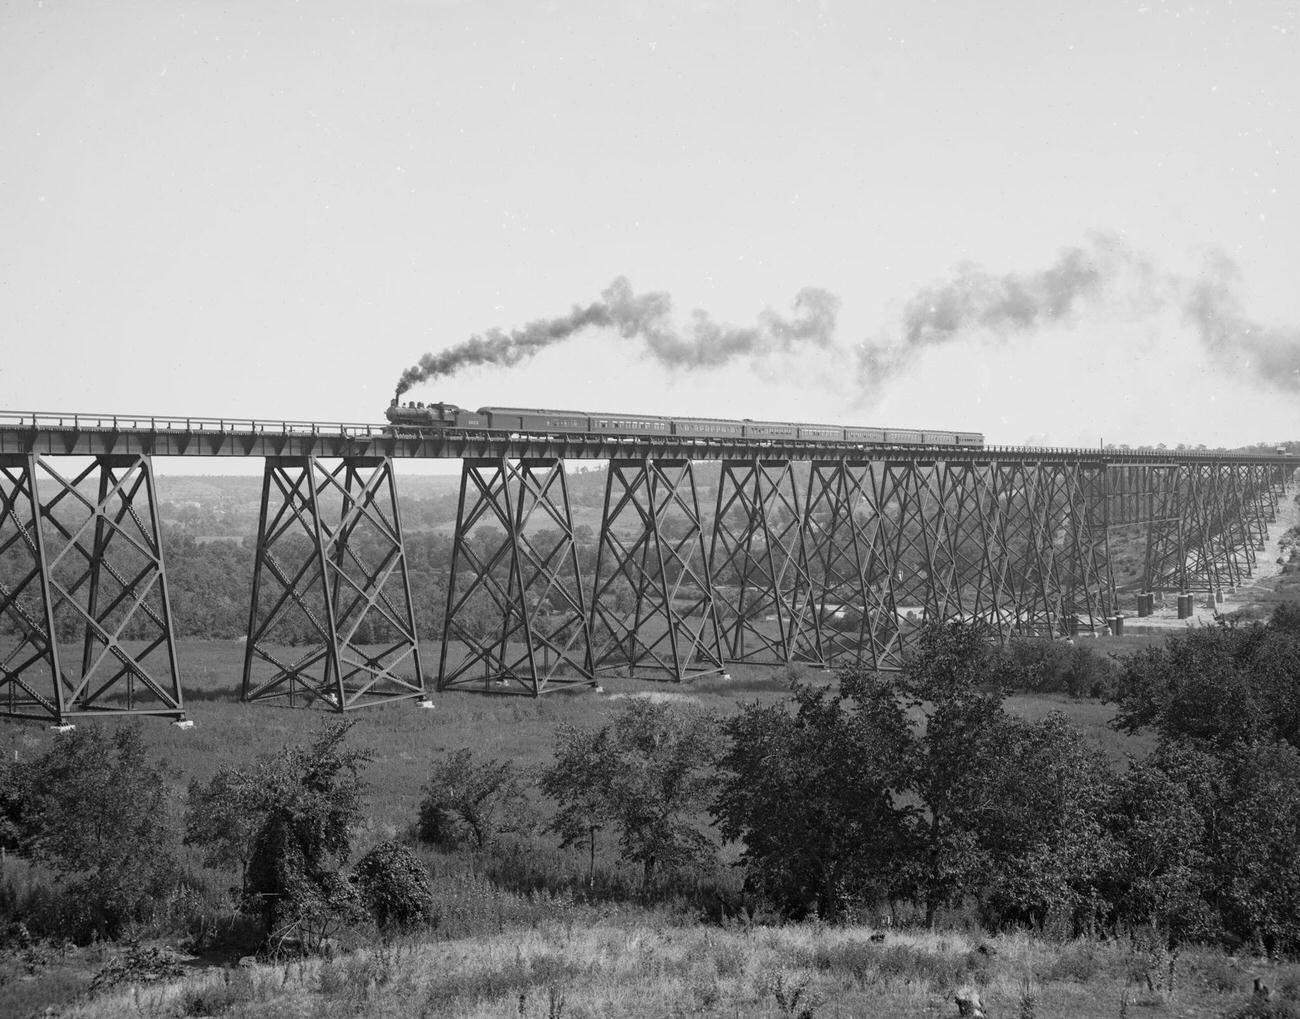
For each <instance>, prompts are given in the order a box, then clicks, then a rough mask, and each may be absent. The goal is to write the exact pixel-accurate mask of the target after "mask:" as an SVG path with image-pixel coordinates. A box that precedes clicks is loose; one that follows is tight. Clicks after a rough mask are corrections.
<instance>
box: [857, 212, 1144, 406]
mask: <svg viewBox="0 0 1300 1019" xmlns="http://www.w3.org/2000/svg"><path fill="white" fill-rule="evenodd" d="M1136 261H1137V260H1136V259H1135V258H1134V256H1133V255H1132V253H1131V252H1130V251H1129V250H1128V249H1127V248H1125V247H1124V246H1123V245H1122V243H1120V242H1119V241H1118V240H1117V239H1115V238H1113V237H1109V236H1101V237H1097V238H1094V239H1093V240H1092V242H1091V244H1090V245H1089V246H1088V247H1086V248H1079V247H1076V248H1069V249H1067V250H1065V251H1063V252H1062V253H1061V255H1060V257H1059V258H1057V260H1056V262H1055V263H1053V264H1052V265H1050V266H1048V267H1047V268H1046V269H1041V270H1038V271H1037V272H1030V273H1008V274H1005V275H1002V276H994V275H992V274H990V273H988V272H986V271H985V270H984V269H982V268H981V267H979V266H977V265H973V264H969V263H967V264H965V265H962V266H959V267H958V269H957V273H956V275H955V277H954V278H953V279H951V280H949V281H947V282H945V283H939V284H935V285H933V286H930V287H926V288H925V289H923V290H921V291H919V292H918V293H917V294H916V295H915V296H914V297H912V298H911V300H909V301H908V302H907V304H906V306H905V307H904V309H903V321H902V329H901V332H900V337H899V338H898V339H896V340H889V339H869V340H867V341H866V342H864V343H863V344H862V345H861V346H859V347H858V350H857V356H858V361H859V366H860V368H861V371H862V374H863V377H864V378H865V381H866V383H867V386H868V389H869V390H870V391H872V392H876V391H879V390H880V389H881V388H882V387H883V386H884V385H886V384H887V383H888V382H889V381H890V380H891V379H892V378H893V377H894V376H895V375H897V374H899V373H900V372H903V371H905V370H906V369H907V368H908V367H909V366H910V365H911V364H912V363H913V362H915V361H916V360H917V358H919V357H920V356H921V354H922V353H923V352H924V351H925V350H927V349H929V348H931V347H937V346H941V345H943V344H946V343H950V342H952V341H953V340H956V339H959V338H960V337H962V336H965V335H969V334H971V333H973V332H981V333H983V334H984V335H986V336H990V337H994V338H998V339H1006V338H1008V337H1010V336H1012V335H1015V334H1021V333H1027V332H1030V331H1031V330H1033V329H1036V328H1039V327H1042V326H1045V325H1049V324H1051V323H1054V322H1060V321H1062V320H1065V319H1067V318H1069V317H1070V316H1071V315H1073V314H1074V313H1075V312H1076V311H1077V310H1078V309H1079V308H1080V306H1081V305H1082V304H1083V303H1084V302H1085V301H1088V300H1094V299H1097V298H1099V297H1101V296H1102V294H1103V292H1104V291H1105V290H1106V288H1107V287H1108V286H1109V285H1110V284H1111V283H1112V282H1113V281H1114V280H1115V278H1116V277H1117V276H1118V274H1119V272H1120V271H1121V269H1123V268H1124V267H1126V266H1128V265H1131V264H1134V263H1135V262H1136Z"/></svg>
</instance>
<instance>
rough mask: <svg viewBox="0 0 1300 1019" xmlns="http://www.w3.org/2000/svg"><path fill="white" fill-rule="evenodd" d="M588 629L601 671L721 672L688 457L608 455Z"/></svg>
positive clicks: (669, 674) (673, 674)
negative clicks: (622, 457) (617, 457)
mask: <svg viewBox="0 0 1300 1019" xmlns="http://www.w3.org/2000/svg"><path fill="white" fill-rule="evenodd" d="M591 635H592V640H593V647H594V648H595V652H594V662H595V667H596V669H597V670H598V671H614V670H618V669H627V671H628V673H629V675H632V674H638V673H639V674H649V675H650V676H651V677H659V676H663V675H666V676H667V677H669V678H671V679H673V680H675V681H678V682H680V681H682V680H683V679H685V678H686V677H687V676H688V675H693V674H700V673H709V672H721V671H722V661H723V652H722V646H721V627H720V624H719V620H718V612H717V606H716V604H715V602H714V596H713V583H712V579H711V577H710V574H709V562H708V557H707V554H706V551H705V545H704V528H703V524H702V521H701V517H700V504H699V495H698V492H697V490H696V487H695V474H694V471H693V470H692V466H691V461H689V460H651V459H645V460H611V461H610V464H609V474H608V476H607V478H606V485H605V508H604V512H603V514H602V520H601V528H600V548H599V550H598V551H597V555H596V575H595V587H594V594H593V597H592V603H591Z"/></svg>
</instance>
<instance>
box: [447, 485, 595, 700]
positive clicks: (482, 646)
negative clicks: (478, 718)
mask: <svg viewBox="0 0 1300 1019" xmlns="http://www.w3.org/2000/svg"><path fill="white" fill-rule="evenodd" d="M589 626H590V624H589V620H588V613H587V606H586V602H585V601H584V598H583V588H582V581H581V577H580V576H579V572H578V554H577V547H576V545H575V543H574V540H573V516H572V513H571V512H570V508H569V490H568V485H567V483H566V481H565V475H564V462H563V461H562V460H558V459H544V460H522V461H511V460H465V461H464V464H463V467H462V470H461V481H460V502H459V508H458V510H457V513H456V538H455V544H454V546H453V549H452V561H451V577H450V580H449V582H448V585H447V611H446V616H445V622H444V625H443V641H442V651H441V655H440V658H439V664H438V689H439V690H440V691H441V690H477V691H480V692H483V693H513V694H520V693H522V694H529V695H532V696H534V697H537V696H540V695H541V694H543V693H546V692H548V691H552V690H557V689H563V688H566V687H574V686H594V685H595V682H596V680H595V674H594V671H593V668H592V657H591V633H590V628H589Z"/></svg>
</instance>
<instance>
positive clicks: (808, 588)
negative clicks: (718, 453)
mask: <svg viewBox="0 0 1300 1019" xmlns="http://www.w3.org/2000/svg"><path fill="white" fill-rule="evenodd" d="M803 510H804V507H803V506H802V504H801V502H800V499H799V493H798V489H797V486H796V484H795V476H794V469H793V465H792V464H791V462H790V461H789V460H782V461H776V462H772V461H765V460H761V459H759V458H757V457H756V458H755V459H753V460H724V461H723V463H722V474H721V476H720V478H719V482H718V499H717V507H716V510H715V512H714V515H713V538H712V541H711V543H710V546H709V575H710V577H711V579H712V584H713V594H714V598H715V600H716V601H717V605H718V617H719V622H720V625H721V627H722V634H723V649H724V654H725V656H726V659H727V660H728V661H733V662H746V663H749V664H752V665H786V664H789V663H791V662H811V663H815V664H817V665H822V664H824V660H825V659H824V655H823V653H822V641H821V625H820V619H819V616H818V613H817V612H816V607H815V606H814V605H813V601H812V579H811V577H810V575H809V572H808V557H807V549H806V544H805V526H804V512H803Z"/></svg>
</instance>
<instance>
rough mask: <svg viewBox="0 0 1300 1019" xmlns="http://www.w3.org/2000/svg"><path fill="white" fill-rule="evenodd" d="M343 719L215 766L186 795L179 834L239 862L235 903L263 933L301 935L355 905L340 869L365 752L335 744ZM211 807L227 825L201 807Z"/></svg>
mask: <svg viewBox="0 0 1300 1019" xmlns="http://www.w3.org/2000/svg"><path fill="white" fill-rule="evenodd" d="M351 727H352V723H351V722H350V721H348V722H333V723H330V724H328V725H326V726H324V727H323V728H322V729H321V730H320V731H319V732H318V733H317V734H316V736H315V737H314V738H313V739H312V740H311V742H310V743H308V744H307V745H305V746H302V745H299V746H291V747H285V748H284V749H282V750H279V751H277V752H275V753H272V754H266V755H263V756H262V757H259V758H258V759H257V760H256V761H255V762H254V763H253V765H252V767H251V768H248V769H240V768H223V769H222V770H221V771H220V772H218V773H217V775H216V776H214V777H213V779H212V781H211V782H209V783H208V785H207V786H205V787H199V789H198V790H197V792H198V795H197V796H196V797H195V798H194V799H192V800H191V802H190V805H189V810H188V812H187V816H186V841H187V842H188V843H191V844H194V845H197V846H200V847H201V848H203V849H204V850H205V852H206V853H208V854H209V857H210V858H211V859H214V860H220V859H232V858H234V859H240V860H242V861H243V862H244V863H245V864H246V866H245V881H244V898H243V905H244V909H245V910H246V911H247V912H250V913H253V914H255V915H258V916H260V917H261V919H262V922H263V930H264V932H265V934H266V937H267V939H268V940H269V941H271V942H275V943H277V944H283V943H284V942H286V941H288V940H289V939H290V938H293V937H296V938H299V939H301V940H302V941H303V943H304V944H309V943H310V942H311V941H313V940H315V939H319V938H320V937H322V936H324V934H325V933H326V932H327V931H328V930H329V929H330V928H331V927H332V926H333V925H334V924H336V923H338V922H340V921H341V920H344V919H346V918H348V917H349V916H351V915H352V913H353V911H354V908H355V891H354V889H353V886H352V885H351V884H350V883H349V882H348V881H347V880H346V879H344V878H343V877H342V875H341V874H340V873H339V868H340V866H341V865H342V864H343V863H345V862H346V861H347V859H348V857H349V855H350V853H351V840H352V828H353V827H354V825H355V824H356V823H357V822H358V821H359V819H360V816H361V793H362V788H363V787H362V781H361V770H362V768H364V766H365V765H366V764H367V763H368V762H369V761H370V760H371V758H372V756H373V755H372V754H371V752H370V751H368V750H355V749H349V748H347V747H346V746H345V745H344V743H345V738H346V736H347V733H348V730H349V729H350V728H351ZM214 806H215V807H216V808H217V810H218V811H219V814H220V816H221V817H223V818H224V819H226V820H227V821H228V822H229V824H230V825H231V828H230V829H229V830H226V829H224V828H223V827H222V825H220V824H214V823H209V822H208V821H207V820H206V819H204V818H203V817H201V816H200V815H201V814H202V813H203V812H204V811H206V810H208V809H210V808H213V807H214ZM249 833H251V838H250V837H249ZM245 839H247V840H248V841H247V842H245V841H243V840H245ZM240 845H243V846H244V848H243V849H242V850H241V849H240V848H239V846H240Z"/></svg>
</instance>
